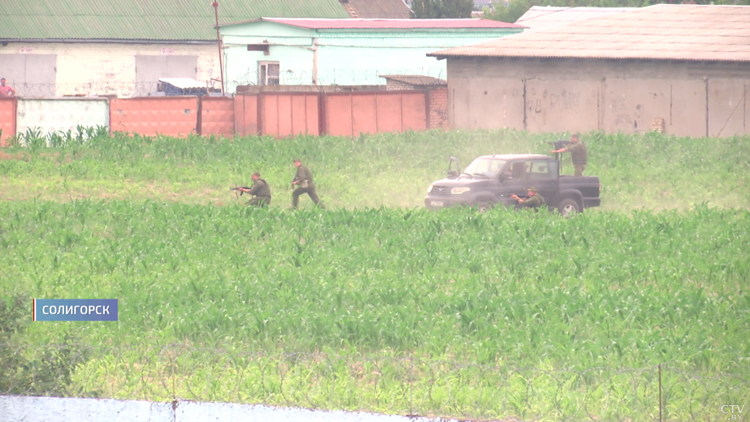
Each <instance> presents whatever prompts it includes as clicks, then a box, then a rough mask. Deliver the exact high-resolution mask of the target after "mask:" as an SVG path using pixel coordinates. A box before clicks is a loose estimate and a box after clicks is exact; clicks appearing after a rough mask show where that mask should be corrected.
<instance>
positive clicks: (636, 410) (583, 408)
mask: <svg viewBox="0 0 750 422" xmlns="http://www.w3.org/2000/svg"><path fill="white" fill-rule="evenodd" d="M0 357H5V358H6V359H0V362H4V363H0V374H3V373H4V374H15V375H14V376H13V377H10V378H8V377H6V381H5V382H3V381H0V394H5V395H47V394H51V393H55V394H58V395H59V394H62V395H64V396H71V397H109V398H120V399H123V398H128V399H145V400H154V401H173V400H192V401H220V402H234V403H262V404H269V405H280V406H296V407H305V408H311V409H320V408H323V409H345V410H369V411H380V412H385V413H393V414H408V415H422V416H436V415H437V416H451V417H460V418H477V419H487V418H507V417H515V418H520V419H522V420H538V419H544V420H555V421H581V420H627V421H639V420H658V415H659V407H660V393H661V408H662V411H663V412H664V415H665V416H664V420H680V421H685V420H692V421H712V420H725V419H726V415H724V414H722V413H721V406H722V405H731V404H737V405H742V404H743V402H742V401H743V400H747V399H748V396H747V391H750V380H748V379H745V378H743V377H742V376H738V375H732V374H714V373H710V374H708V373H700V372H695V371H694V370H690V369H687V368H684V367H682V366H681V365H678V364H676V363H673V364H670V363H667V364H662V365H651V366H647V367H642V368H612V367H605V366H597V367H592V368H586V369H556V368H551V367H550V368H541V367H537V368H531V367H514V366H512V365H508V364H505V363H503V362H502V361H498V362H495V363H490V364H486V363H482V364H480V363H469V362H460V361H457V360H453V359H431V358H428V357H423V356H415V355H395V354H391V355H374V356H370V355H364V354H361V353H328V352H315V353H309V352H292V353H288V352H276V353H270V352H264V351H260V350H253V349H245V350H230V349H216V348H200V347H195V346H191V345H185V344H172V345H167V346H163V347H138V348H128V347H94V346H89V345H71V344H63V345H45V346H42V347H33V348H31V347H22V346H17V345H16V346H13V345H9V344H5V345H0ZM7 357H12V358H7ZM19 357H23V359H22V360H21V359H19ZM29 362H31V363H29ZM34 362H37V363H34ZM39 362H43V364H42V363H39ZM56 364H58V365H62V367H63V368H67V369H60V368H58V367H56V366H55V365H56ZM66 370H67V371H68V372H66ZM19 374H22V375H23V377H21V376H20V375H19ZM660 382H661V391H660ZM39 385H42V386H44V389H45V390H44V391H40V390H39V388H38V386H39Z"/></svg>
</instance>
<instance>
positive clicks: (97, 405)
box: [0, 396, 456, 422]
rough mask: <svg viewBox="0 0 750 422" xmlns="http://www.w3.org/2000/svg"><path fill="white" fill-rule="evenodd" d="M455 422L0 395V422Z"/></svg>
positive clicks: (251, 407)
mask: <svg viewBox="0 0 750 422" xmlns="http://www.w3.org/2000/svg"><path fill="white" fill-rule="evenodd" d="M57 421H65V422H79V421H80V422H112V421H116V422H144V421H147V422H161V421H163V422H203V421H278V422H456V421H454V420H452V419H451V420H447V419H429V418H412V417H407V416H398V415H379V414H374V413H354V412H342V411H330V412H329V411H313V410H308V409H295V408H276V407H268V406H262V405H249V404H232V403H199V402H191V401H176V402H174V403H164V402H147V401H136V400H111V399H77V398H57V397H14V396H0V422H57Z"/></svg>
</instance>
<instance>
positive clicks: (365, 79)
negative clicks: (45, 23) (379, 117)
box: [7, 67, 446, 98]
mask: <svg viewBox="0 0 750 422" xmlns="http://www.w3.org/2000/svg"><path fill="white" fill-rule="evenodd" d="M383 75H420V76H431V77H435V78H439V79H445V77H446V73H445V69H443V68H439V67H438V68H422V67H420V68H396V69H361V70H341V69H330V70H319V71H317V72H315V73H313V72H312V71H311V70H298V69H284V68H282V69H281V70H280V71H279V72H278V74H274V75H265V76H264V77H263V78H264V79H263V80H261V78H260V74H259V71H258V70H257V69H248V70H247V72H246V73H244V74H237V75H231V76H229V77H227V78H226V81H225V84H226V85H225V91H226V92H228V93H234V92H236V90H237V86H240V85H251V86H255V85H346V86H354V85H383V84H385V79H383V78H382V77H381V76H383ZM200 82H201V84H205V87H206V88H207V89H209V88H210V89H213V90H216V89H219V88H220V86H221V83H220V81H218V80H216V79H211V80H207V81H200ZM7 84H8V85H10V86H11V87H13V89H14V90H15V91H16V94H15V95H16V96H17V97H21V98H50V97H95V96H112V97H118V98H130V97H147V96H160V95H164V92H162V91H160V90H159V87H158V85H159V81H146V82H141V81H101V80H94V81H88V82H55V83H34V82H33V81H17V80H8V81H7ZM201 86H203V85H201Z"/></svg>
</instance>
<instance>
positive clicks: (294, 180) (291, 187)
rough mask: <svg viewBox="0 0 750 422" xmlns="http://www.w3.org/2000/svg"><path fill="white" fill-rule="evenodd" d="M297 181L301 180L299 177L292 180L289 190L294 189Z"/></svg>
mask: <svg viewBox="0 0 750 422" xmlns="http://www.w3.org/2000/svg"><path fill="white" fill-rule="evenodd" d="M297 180H299V178H298V177H297V176H294V179H292V183H290V185H289V186H290V187H289V189H294V183H295V182H296V181H297Z"/></svg>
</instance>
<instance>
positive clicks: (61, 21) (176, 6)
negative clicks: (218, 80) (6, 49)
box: [0, 0, 349, 41]
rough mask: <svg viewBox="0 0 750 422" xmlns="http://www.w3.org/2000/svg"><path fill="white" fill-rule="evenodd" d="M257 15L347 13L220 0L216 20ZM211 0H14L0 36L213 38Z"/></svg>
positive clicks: (308, 3) (319, 0)
mask: <svg viewBox="0 0 750 422" xmlns="http://www.w3.org/2000/svg"><path fill="white" fill-rule="evenodd" d="M261 16H281V17H305V18H347V17H348V16H349V15H348V14H347V13H346V11H345V10H344V8H343V7H342V6H341V3H339V1H338V0H304V1H298V0H252V1H248V0H219V20H220V22H232V21H239V20H248V19H257V18H260V17H261ZM215 24H216V22H215V18H214V8H213V7H211V1H210V0H159V1H144V0H13V1H4V2H2V6H0V40H63V39H65V40H73V39H76V40H175V41H177V40H194V41H208V40H210V41H215V40H216V29H215V28H214V26H215Z"/></svg>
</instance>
